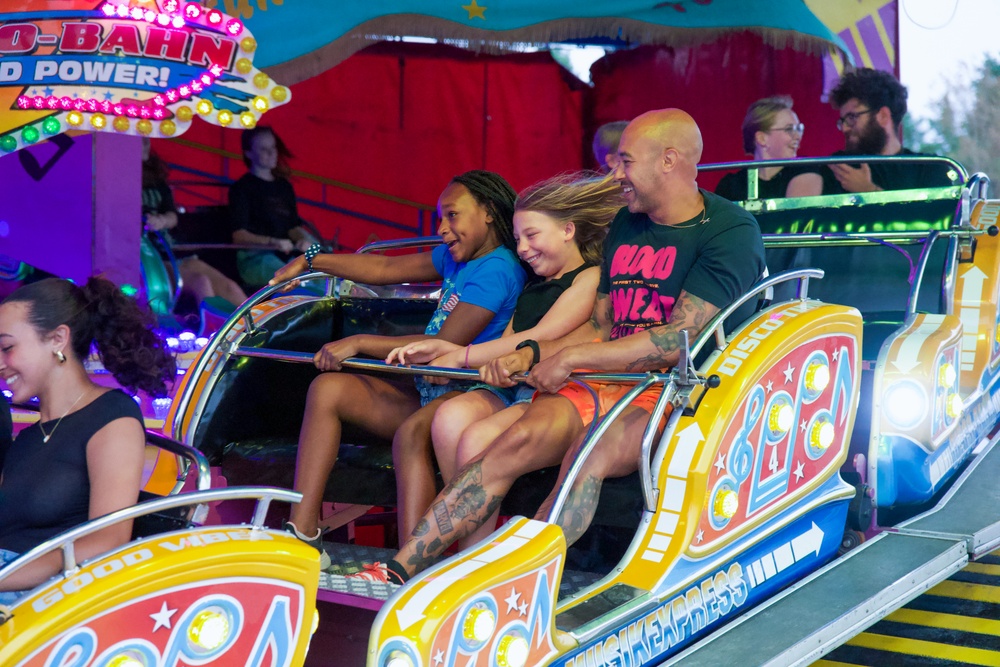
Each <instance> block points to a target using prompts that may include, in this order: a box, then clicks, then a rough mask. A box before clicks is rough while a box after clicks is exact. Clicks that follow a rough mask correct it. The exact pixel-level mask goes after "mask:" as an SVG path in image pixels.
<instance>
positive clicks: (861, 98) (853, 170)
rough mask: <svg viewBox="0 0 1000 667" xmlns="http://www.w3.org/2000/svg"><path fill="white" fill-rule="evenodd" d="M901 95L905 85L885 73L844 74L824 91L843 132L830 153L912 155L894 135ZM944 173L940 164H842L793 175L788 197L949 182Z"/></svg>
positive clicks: (902, 112) (901, 113) (899, 120)
mask: <svg viewBox="0 0 1000 667" xmlns="http://www.w3.org/2000/svg"><path fill="white" fill-rule="evenodd" d="M906 96H907V93H906V88H905V87H904V86H903V85H902V84H901V83H900V82H899V81H897V80H896V78H895V77H894V76H892V75H891V74H889V73H888V72H882V71H880V70H875V69H869V68H862V69H858V70H854V71H853V72H848V73H846V74H845V75H844V76H843V77H842V78H841V79H840V83H838V84H837V87H836V88H834V89H833V90H832V91H831V92H830V100H831V102H832V103H833V106H834V107H836V108H837V109H838V111H839V113H840V119H839V120H838V121H837V129H838V130H840V131H841V132H843V133H844V150H843V151H838V152H836V153H834V155H900V156H906V155H917V154H916V153H914V152H913V151H911V150H909V149H906V148H903V145H902V143H901V142H900V139H899V137H900V125H901V124H902V123H903V116H905V115H906ZM950 172H951V169H950V168H949V167H948V166H947V165H946V164H943V163H917V162H901V163H899V164H888V163H884V162H883V163H872V164H868V163H866V162H857V163H846V162H845V163H841V164H833V165H829V166H825V167H823V168H822V169H820V170H819V171H818V172H813V173H805V174H801V175H799V176H797V177H795V178H794V179H792V182H791V183H789V186H788V196H790V197H792V196H807V195H818V194H824V195H829V194H842V193H845V192H876V191H878V190H908V189H912V188H929V187H942V186H948V185H952V184H953V178H952V174H951V173H950ZM956 176H957V175H956Z"/></svg>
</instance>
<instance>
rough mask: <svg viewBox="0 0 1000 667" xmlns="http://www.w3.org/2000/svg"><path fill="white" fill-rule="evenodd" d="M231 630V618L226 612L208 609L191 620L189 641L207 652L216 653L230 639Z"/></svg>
mask: <svg viewBox="0 0 1000 667" xmlns="http://www.w3.org/2000/svg"><path fill="white" fill-rule="evenodd" d="M229 630H230V625H229V617H228V616H227V615H226V614H225V613H224V612H222V611H218V610H215V609H206V610H205V611H203V612H201V613H200V614H198V615H197V616H195V617H194V619H192V620H191V626H190V627H189V628H188V632H187V635H188V641H190V642H191V644H192V645H193V646H197V647H198V648H201V649H204V650H205V651H214V650H215V649H217V648H219V647H220V646H222V645H223V644H225V643H226V640H227V639H229Z"/></svg>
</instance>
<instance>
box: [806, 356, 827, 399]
mask: <svg viewBox="0 0 1000 667" xmlns="http://www.w3.org/2000/svg"><path fill="white" fill-rule="evenodd" d="M829 384H830V367H829V366H827V365H826V362H825V361H814V362H812V363H811V364H809V365H808V366H807V367H806V389H808V390H809V392H810V393H811V394H819V393H822V391H823V390H824V389H826V388H827V386H828V385H829Z"/></svg>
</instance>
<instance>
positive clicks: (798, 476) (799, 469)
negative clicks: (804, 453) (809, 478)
mask: <svg viewBox="0 0 1000 667" xmlns="http://www.w3.org/2000/svg"><path fill="white" fill-rule="evenodd" d="M803 468H805V464H804V463H802V461H799V462H798V464H797V465H796V466H795V472H794V473H792V474H793V475H795V481H796V482H798V481H801V480H802V478H803V477H805V475H806V473H805V472H804V470H803Z"/></svg>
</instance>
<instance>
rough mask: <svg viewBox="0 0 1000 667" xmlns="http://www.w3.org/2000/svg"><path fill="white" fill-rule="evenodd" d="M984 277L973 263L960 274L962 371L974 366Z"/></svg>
mask: <svg viewBox="0 0 1000 667" xmlns="http://www.w3.org/2000/svg"><path fill="white" fill-rule="evenodd" d="M986 278H987V276H986V274H985V273H983V272H982V270H981V269H980V268H979V267H978V266H975V265H973V267H972V268H970V269H969V270H968V271H966V272H965V273H964V274H962V297H961V302H962V307H961V309H960V310H959V313H958V316H959V318H960V319H961V320H962V359H961V368H962V370H963V371H970V370H972V369H973V368H974V367H975V361H976V341H977V334H978V332H979V310H980V306H981V305H982V299H983V284H984V283H985V282H986Z"/></svg>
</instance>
